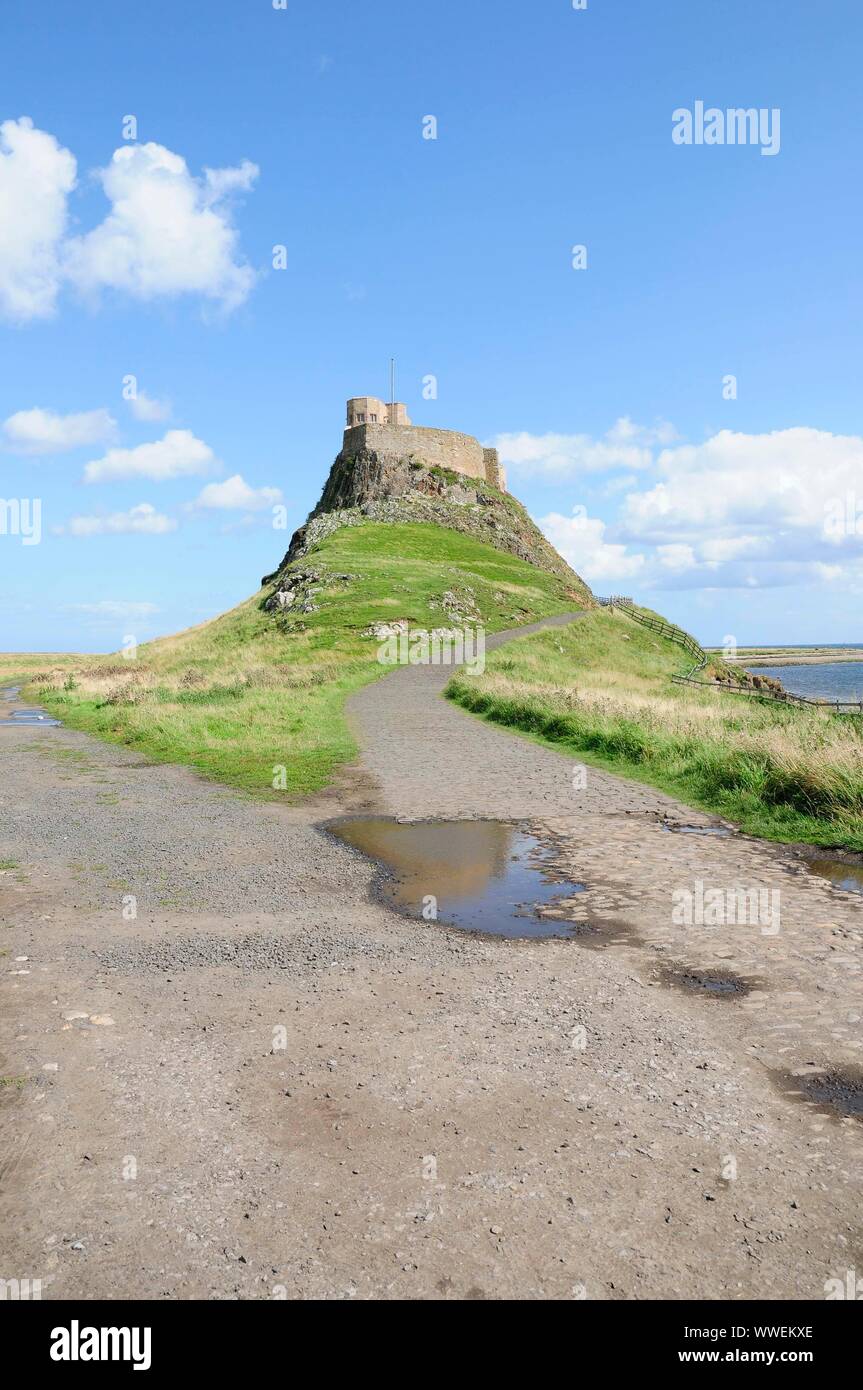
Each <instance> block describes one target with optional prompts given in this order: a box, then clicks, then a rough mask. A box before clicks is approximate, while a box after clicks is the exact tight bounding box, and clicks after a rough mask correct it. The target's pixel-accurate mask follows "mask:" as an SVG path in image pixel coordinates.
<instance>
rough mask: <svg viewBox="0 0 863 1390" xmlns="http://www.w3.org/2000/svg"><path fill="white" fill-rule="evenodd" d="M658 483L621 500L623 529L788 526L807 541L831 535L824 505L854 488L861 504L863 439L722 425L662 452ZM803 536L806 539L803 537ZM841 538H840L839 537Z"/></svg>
mask: <svg viewBox="0 0 863 1390" xmlns="http://www.w3.org/2000/svg"><path fill="white" fill-rule="evenodd" d="M657 466H658V471H659V474H660V478H661V481H659V482H658V483H656V485H655V486H654V487H652V488H650V489H649V490H648V491H647V492H643V493H632V494H630V496H629V497H628V498H627V499H626V503H625V506H624V509H623V513H622V517H621V520H622V523H623V525H624V527H625V528H626V530H627V533H628V534H631V535H633V536H639V537H643V538H649V539H653V540H656V541H661V540H666V539H668V540H679V539H682V538H684V537H685V538H687V539H693V538H695V539H698V538H704V537H705V536H707V537H709V538H710V539H712V540H715V539H718V538H721V537H727V538H731V539H732V540H735V541H737V542H739V541H740V540H741V539H743V538H744V537H745V538H746V540H747V542H748V543H749V544H750V545H751V543H752V541H753V539H754V538H755V537H757V536H767V537H771V538H774V539H776V538H778V537H779V535H780V534H781V533H782V532H783V531H788V532H791V533H792V534H793V535H794V536H795V537H796V538H797V539H796V540H795V541H794V542H793V544H794V547H795V548H797V545H798V543H799V540H801V539H802V540H804V541H806V542H807V544H811V543H812V542H814V540H815V539H816V538H818V539H819V540H829V537H828V535H827V533H826V532H825V525H824V523H825V515H826V508H827V506H828V504H829V503H830V502H831V501H836V500H837V499H840V498H842V499H844V498H845V497H846V495H847V494H849V493H851V494H856V497H857V500H858V503H859V504H860V505H861V507H863V439H861V438H860V437H859V436H858V435H834V434H830V433H829V432H828V431H826V430H814V429H806V428H802V427H799V428H794V429H787V430H774V431H773V432H772V433H771V434H738V433H733V432H732V431H731V430H722V431H721V432H720V433H719V434H716V435H714V436H713V437H712V438H711V439H708V440H706V441H705V442H704V443H703V444H697V445H685V446H682V447H680V448H676V449H666V450H664V451H663V452H662V453H661V454H660V456H659V459H658V461H657ZM807 538H808V541H807ZM835 539H836V543H838V542H839V541H840V540H841V539H842V536H841V535H839V536H837V537H836V538H835Z"/></svg>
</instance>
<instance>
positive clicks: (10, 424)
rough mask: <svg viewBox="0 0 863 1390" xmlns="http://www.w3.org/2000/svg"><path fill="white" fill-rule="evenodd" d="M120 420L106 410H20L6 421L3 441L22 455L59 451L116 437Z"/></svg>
mask: <svg viewBox="0 0 863 1390" xmlns="http://www.w3.org/2000/svg"><path fill="white" fill-rule="evenodd" d="M116 428H117V422H116V420H114V419H113V418H112V417H111V415H109V413H108V411H107V410H83V411H79V412H78V413H77V414H74V415H58V414H57V412H56V411H54V410H40V409H38V408H37V409H33V410H18V411H16V412H15V414H14V415H10V416H9V417H8V419H6V420H4V421H3V426H2V429H3V440H4V443H5V445H6V447H7V448H9V449H12V450H14V451H15V452H16V453H19V454H58V453H62V452H63V451H64V450H67V449H77V448H79V447H80V446H81V445H82V444H99V443H102V442H103V441H105V440H108V439H113V437H114V433H115V431H116Z"/></svg>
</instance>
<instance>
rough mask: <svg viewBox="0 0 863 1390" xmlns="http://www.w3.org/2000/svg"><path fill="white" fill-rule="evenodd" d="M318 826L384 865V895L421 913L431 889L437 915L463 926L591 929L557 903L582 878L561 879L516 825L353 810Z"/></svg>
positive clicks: (574, 932)
mask: <svg viewBox="0 0 863 1390" xmlns="http://www.w3.org/2000/svg"><path fill="white" fill-rule="evenodd" d="M325 828H326V830H328V831H329V833H330V834H332V835H335V836H337V838H338V839H340V840H342V841H344V843H345V844H348V845H350V846H351V847H352V848H353V849H356V850H359V851H360V853H361V854H364V855H366V856H367V857H368V858H370V859H376V860H378V862H379V863H382V864H383V865H385V866H386V868H387V869H388V870H389V875H388V877H387V878H386V879H385V880H384V882H383V883H382V884H381V885H380V888H379V892H380V894H381V896H382V897H383V899H384V901H385V902H388V903H390V904H391V905H392V906H394V907H396V908H397V909H398V911H400V912H404V913H406V914H407V915H408V916H410V917H414V918H417V919H418V920H420V921H421V920H424V918H423V907H424V903H427V901H428V898H429V897H431V896H433V897H434V898H436V900H437V918H436V920H437V921H438V922H440V923H442V924H443V925H445V926H452V927H460V928H462V929H463V930H465V931H475V932H483V933H485V934H486V935H489V936H503V937H509V938H518V937H521V938H524V937H530V938H536V937H551V936H555V937H566V938H570V939H572V938H574V937H576V936H581V935H589V934H593V928H591V927H589V926H588V925H587V924H586V923H583V922H572V921H570V920H568V918H567V917H566V909H565V908H562V907H561V906H560V902H561V899H566V898H571V897H573V896H575V894H577V893H583V892H584V884H582V883H571V882H569V881H568V880H565V879H561V877H560V876H559V875H558V874H557V873H556V871H555V868H554V852H553V850H552V849H550V848H549V847H548V846H547V845H546V844H544V843H543V842H542V841H540V840H538V839H537V838H536V836H535V835H529V834H527V832H526V831H523V830H520V829H519V828H518V826H515V825H508V824H506V823H505V822H504V821H419V822H412V823H410V824H401V823H400V822H399V821H395V820H388V819H386V818H384V817H362V816H357V817H353V818H351V819H349V820H343V821H334V822H331V823H330V824H329V825H327V826H326V827H325ZM545 913H547V914H548V915H544V914H545ZM425 920H428V919H425ZM432 920H435V919H432Z"/></svg>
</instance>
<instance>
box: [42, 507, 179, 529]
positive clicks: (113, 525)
mask: <svg viewBox="0 0 863 1390" xmlns="http://www.w3.org/2000/svg"><path fill="white" fill-rule="evenodd" d="M176 529H177V523H176V521H174V519H173V518H172V517H169V516H163V515H162V514H161V513H160V512H157V511H156V508H155V507H153V506H151V504H150V503H149V502H139V503H138V505H137V507H131V508H130V509H129V511H127V512H111V513H110V514H108V515H105V516H73V517H72V518H71V519H70V520H69V521H68V522H67V523H66V525H65V526H56V527H55V528H54V530H55V531H56V532H57V533H58V534H59V535H63V534H64V533H68V534H69V535H70V536H127V535H139V536H163V535H165V533H166V532H168V531H176Z"/></svg>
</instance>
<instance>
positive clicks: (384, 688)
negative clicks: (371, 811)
mask: <svg viewBox="0 0 863 1390" xmlns="http://www.w3.org/2000/svg"><path fill="white" fill-rule="evenodd" d="M579 616H580V615H579V614H577V613H568V614H563V615H562V616H560V617H555V618H546V619H545V620H543V621H542V622H538V623H532V624H530V625H529V626H527V627H523V628H515V629H511V630H509V631H507V632H498V633H495V634H494V635H493V636H491V637H489V638H488V639H487V643H486V647H487V650H489V651H494V649H495V648H496V647H499V646H501V645H502V644H503V643H504V642H508V641H511V640H512V639H513V638H516V637H525V636H527V635H528V634H529V633H531V632H538V631H539V630H540V629H541V628H546V627H552V628H553V627H561V626H564V625H566V624H569V623H572V622H575V621H577V620H578V617H579ZM452 673H453V668H452V667H444V666H404V667H401V668H399V669H398V670H397V671H394V672H393V674H392V675H390V676H388V677H387V678H386V679H385V680H384V681H381V682H378V683H376V684H375V685H369V686H366V687H365V689H363V690H361V691H359V692H358V693H357V694H356V695H354V696H352V697H351V699H350V701H349V703H348V713H349V716H350V718H351V720H352V722H353V725H354V729H355V732H356V735H357V738H358V740H359V743H360V746H361V748H362V750H363V767H364V768H365V769H366V771H367V772H368V773H369V774H370V775H371V777H372V778H373V779H374V781H375V783H376V784H377V786H378V788H379V791H380V796H381V802H382V804H383V805H385V806H386V808H387V810H388V811H389V812H390V814H392V815H395V816H400V817H404V818H405V819H408V820H422V819H424V818H426V817H430V816H437V817H442V818H445V819H454V820H455V819H464V818H473V817H477V816H480V817H488V818H490V819H498V818H502V819H509V818H515V819H520V818H522V817H529V816H537V815H593V814H596V813H597V812H599V813H603V814H612V815H623V814H629V815H631V814H635V813H638V812H647V813H652V814H656V815H662V814H663V813H666V814H678V813H679V811H680V806H679V803H676V802H674V801H672V800H671V799H670V798H669V797H666V796H663V795H662V793H661V792H655V791H652V790H651V789H650V788H649V787H641V786H639V785H638V784H637V783H634V782H624V781H622V780H621V779H620V778H618V777H612V776H609V775H607V774H605V773H602V772H592V773H591V776H590V778H589V780H588V782H587V785H586V787H585V788H584V790H582V791H577V790H574V788H573V760H572V759H571V758H567V757H565V756H564V755H563V754H562V753H556V752H554V750H553V749H547V748H542V747H540V746H539V745H538V744H535V743H531V742H529V741H527V740H526V739H522V738H517V737H513V736H512V735H511V734H509V733H506V732H502V731H501V730H500V729H497V728H495V727H494V726H493V725H491V724H486V723H484V722H483V721H481V720H479V719H474V718H471V717H468V716H466V715H465V713H464V711H463V710H461V709H459V708H458V706H456V705H454V704H453V703H452V702H451V701H449V700H441V699H438V698H437V696H438V695H439V694H440V692H441V691H442V690H443V689H444V687H445V686H446V685H447V683H448V681H449V679H450V677H451V675H452ZM685 814H686V816H687V817H688V818H690V819H691V816H690V813H689V812H686V813H685ZM699 819H701V818H699Z"/></svg>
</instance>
